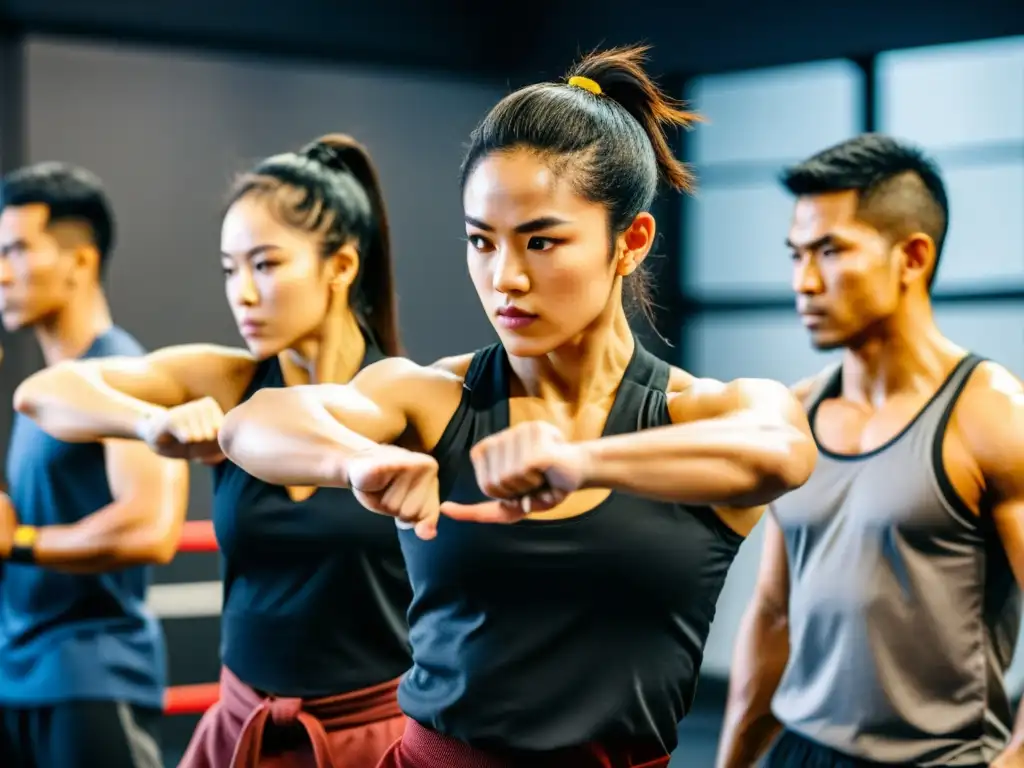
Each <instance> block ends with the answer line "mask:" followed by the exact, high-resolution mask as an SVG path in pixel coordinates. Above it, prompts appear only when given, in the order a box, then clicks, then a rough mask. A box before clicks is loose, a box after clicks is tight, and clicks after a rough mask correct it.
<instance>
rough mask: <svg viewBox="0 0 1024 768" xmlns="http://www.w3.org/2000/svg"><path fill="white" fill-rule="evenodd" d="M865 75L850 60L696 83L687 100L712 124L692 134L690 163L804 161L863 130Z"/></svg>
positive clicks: (776, 69) (696, 81)
mask: <svg viewBox="0 0 1024 768" xmlns="http://www.w3.org/2000/svg"><path fill="white" fill-rule="evenodd" d="M863 79H864V76H863V73H862V72H861V70H860V69H859V68H858V67H857V66H856V65H855V64H853V63H852V62H850V61H846V60H837V61H824V62H814V63H812V64H799V65H795V66H788V67H777V68H772V69H760V70H754V71H750V72H740V73H735V74H725V75H710V76H707V77H700V78H695V79H694V80H693V81H692V82H691V83H690V84H689V88H688V89H687V94H686V100H687V101H688V102H689V103H690V105H691V107H693V108H694V109H696V110H697V111H698V112H700V113H701V114H702V115H704V116H705V117H706V118H707V120H708V122H707V123H705V124H702V125H699V126H698V127H697V128H696V130H694V131H693V133H691V134H689V136H688V141H689V142H690V143H689V144H688V147H689V148H690V150H691V151H690V155H689V160H690V161H691V162H693V163H695V164H697V165H705V164H708V163H742V162H751V161H753V162H773V161H778V160H780V159H787V160H799V159H802V158H803V157H804V156H805V155H809V154H811V153H813V152H817V151H818V150H819V149H824V148H825V147H826V146H828V145H830V144H834V143H836V142H838V141H842V140H843V139H846V138H849V137H850V136H852V135H854V134H856V133H858V132H859V131H860V130H861V128H862V120H863V115H862V112H863V110H862V109H861V101H862V93H863Z"/></svg>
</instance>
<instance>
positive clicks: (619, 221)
mask: <svg viewBox="0 0 1024 768" xmlns="http://www.w3.org/2000/svg"><path fill="white" fill-rule="evenodd" d="M647 51H648V47H647V46H643V45H634V46H628V47H623V48H612V49H609V50H604V51H595V52H593V53H590V54H589V55H587V56H585V57H583V58H582V59H581V60H580V61H579V62H578V63H577V64H576V65H575V66H573V67H572V68H571V69H570V70H569V72H568V73H567V74H566V76H565V79H564V80H563V81H562V82H557V83H539V84H536V85H530V86H527V87H525V88H520V89H519V90H517V91H515V92H513V93H511V94H509V95H508V96H506V97H505V98H504V99H502V100H501V101H500V102H498V104H497V105H496V106H495V107H494V108H493V109H492V110H491V111H490V112H489V113H488V115H487V116H486V117H485V118H484V119H483V121H482V122H481V123H480V124H479V125H478V126H477V127H476V129H475V130H474V131H473V133H472V135H471V137H470V144H469V149H468V151H467V153H466V157H465V159H464V161H463V163H462V179H461V183H462V187H463V189H464V188H465V185H466V181H467V180H468V178H469V175H470V174H471V173H472V172H473V169H474V168H475V167H476V166H477V165H478V164H479V163H480V161H482V160H483V159H484V158H486V157H487V156H488V155H490V154H492V153H495V152H503V151H509V150H513V149H516V148H519V147H524V148H528V149H531V150H536V151H537V152H538V153H540V155H541V156H542V157H545V158H550V159H552V160H553V161H554V166H555V168H556V169H557V171H558V172H559V173H562V172H565V173H566V174H567V175H568V178H570V179H571V180H572V183H573V185H574V187H575V188H576V190H577V192H578V193H579V194H580V195H582V196H583V197H584V198H585V199H587V200H590V201H591V202H595V203H600V204H602V205H604V206H605V207H606V208H607V209H608V218H609V228H610V230H611V233H612V235H618V234H620V233H621V232H624V231H625V230H626V228H627V227H628V226H629V225H630V224H631V223H632V222H633V219H635V218H636V216H637V214H639V213H641V212H643V211H646V210H647V209H648V208H650V206H651V204H652V203H653V202H654V198H655V195H656V194H657V191H658V182H659V180H661V181H665V182H666V183H667V184H668V185H669V186H670V187H673V188H675V189H680V190H686V189H689V188H690V185H691V182H692V177H691V175H690V172H689V169H688V168H687V167H686V166H685V165H684V164H683V163H682V162H680V161H679V159H678V158H677V157H676V156H675V153H674V152H673V150H672V145H671V143H670V141H669V138H668V136H667V135H666V130H667V129H670V128H679V127H687V126H689V125H691V124H692V123H693V122H694V121H695V120H697V119H698V117H697V116H696V115H694V114H692V113H690V112H686V111H684V109H683V105H682V104H681V103H680V102H678V101H676V100H674V99H672V98H670V97H669V96H667V95H666V94H665V93H663V92H662V91H661V90H660V89H659V88H658V86H657V85H656V84H655V82H654V81H653V80H652V78H651V76H650V75H649V74H648V73H647V71H646V70H645V62H646V58H647ZM574 78H582V79H583V83H586V84H589V83H593V84H596V88H594V90H596V91H599V93H595V92H593V91H592V90H590V89H588V88H586V87H577V86H576V85H573V84H570V81H571V82H572V83H578V82H580V81H578V80H574ZM591 87H592V88H593V86H591ZM625 288H626V289H627V296H626V299H627V301H630V300H632V303H634V304H637V305H639V307H640V309H641V310H642V311H643V314H644V315H645V316H646V317H647V319H648V320H653V312H652V309H651V302H650V298H649V295H648V292H647V283H646V273H645V272H644V271H643V270H642V269H641V270H636V272H634V273H633V276H632V277H631V279H630V280H628V281H626V283H625Z"/></svg>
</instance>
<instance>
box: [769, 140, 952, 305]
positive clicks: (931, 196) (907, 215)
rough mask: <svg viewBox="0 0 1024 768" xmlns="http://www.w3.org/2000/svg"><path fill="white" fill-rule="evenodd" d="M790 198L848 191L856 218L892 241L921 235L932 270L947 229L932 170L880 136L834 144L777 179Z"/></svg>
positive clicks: (918, 154) (919, 155)
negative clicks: (930, 252) (931, 254)
mask: <svg viewBox="0 0 1024 768" xmlns="http://www.w3.org/2000/svg"><path fill="white" fill-rule="evenodd" d="M781 180H782V184H783V186H785V187H786V189H788V190H789V191H790V192H791V193H792V194H793V195H795V196H797V197H801V196H804V195H820V194H825V193H828V192H844V191H848V190H853V191H856V192H857V193H858V196H859V202H858V212H857V216H858V218H859V219H861V220H862V221H864V222H866V223H868V224H871V225H872V226H873V227H875V228H876V229H878V231H879V232H883V233H884V234H886V235H888V236H889V237H890V238H892V239H893V241H896V240H899V239H902V238H904V237H906V236H908V235H910V234H911V233H913V232H923V233H925V234H926V235H928V236H929V237H931V239H932V240H933V241H934V242H935V266H934V268H933V270H932V274H931V277H930V283H929V286H930V284H931V282H934V280H935V275H936V273H937V272H938V267H939V257H940V256H941V255H942V247H943V245H944V244H945V240H946V232H947V231H948V229H949V199H948V198H947V196H946V185H945V183H944V182H943V180H942V173H941V172H940V170H939V166H938V164H937V163H936V162H935V161H934V160H933V159H932V158H930V157H929V156H928V155H926V154H925V152H924V151H923V150H921V149H920V148H919V147H916V146H914V145H912V144H909V143H907V142H904V141H899V140H897V139H894V138H892V137H891V136H886V135H884V134H880V133H865V134H862V135H860V136H857V137H855V138H852V139H849V140H847V141H843V142H840V143H839V144H836V145H835V146H832V147H829V148H828V149H826V150H823V151H821V152H819V153H817V154H816V155H813V156H812V157H810V158H808V159H807V160H804V161H803V162H801V163H798V164H797V165H794V166H791V167H789V168H786V169H785V170H784V171H783V173H782V179H781Z"/></svg>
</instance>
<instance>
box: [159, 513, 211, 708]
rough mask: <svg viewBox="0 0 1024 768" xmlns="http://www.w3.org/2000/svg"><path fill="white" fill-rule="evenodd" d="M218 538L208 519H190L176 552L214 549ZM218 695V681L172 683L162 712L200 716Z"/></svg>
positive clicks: (184, 528)
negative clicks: (190, 683)
mask: <svg viewBox="0 0 1024 768" xmlns="http://www.w3.org/2000/svg"><path fill="white" fill-rule="evenodd" d="M216 551H217V539H216V537H215V536H214V535H213V523H211V522H210V521H209V520H189V521H187V522H186V523H185V525H184V527H183V528H182V531H181V540H180V542H179V543H178V552H216ZM219 698H220V684H219V683H199V684H197V685H174V686H170V687H168V689H167V691H166V693H165V694H164V714H165V715H201V714H203V713H204V712H205V711H206V710H208V709H209V708H210V707H212V706H213V705H214V704H216V703H217V699H219Z"/></svg>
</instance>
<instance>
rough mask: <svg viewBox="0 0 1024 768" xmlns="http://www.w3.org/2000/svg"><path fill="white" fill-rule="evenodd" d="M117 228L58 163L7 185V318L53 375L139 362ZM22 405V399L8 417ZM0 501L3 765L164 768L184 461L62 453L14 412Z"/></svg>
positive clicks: (1, 190)
mask: <svg viewBox="0 0 1024 768" xmlns="http://www.w3.org/2000/svg"><path fill="white" fill-rule="evenodd" d="M113 236H114V224H113V217H112V216H111V213H110V206H109V204H108V202H107V198H106V195H105V194H104V191H103V188H102V186H101V184H100V182H99V180H98V179H97V178H96V177H95V176H93V175H92V174H91V173H89V172H87V171H85V170H83V169H80V168H74V167H72V166H68V165H65V164H61V163H42V164H38V165H33V166H30V167H27V168H22V169H19V170H16V171H13V172H11V173H10V174H8V175H7V176H6V177H5V178H3V179H2V181H0V316H2V318H3V324H4V327H5V329H7V330H8V331H17V330H21V329H31V330H32V331H33V333H34V334H35V337H36V339H37V340H38V342H39V344H40V346H41V348H42V352H43V357H44V359H45V361H46V364H47V365H60V364H61V363H62V362H63V361H67V360H74V359H80V358H95V357H107V356H114V355H116V356H136V355H139V354H142V353H143V349H142V347H141V346H140V344H139V343H138V342H137V341H136V340H135V339H134V338H132V337H131V336H130V335H129V334H128V333H126V332H125V331H123V330H122V329H120V328H118V327H117V326H116V325H114V324H113V323H112V321H111V317H110V310H109V308H108V305H107V300H106V297H105V295H104V291H103V285H102V281H101V278H102V275H103V271H104V268H105V267H106V265H107V261H108V259H109V256H110V251H111V248H112V245H113ZM17 401H18V397H17V394H16V395H15V404H16V405H17ZM6 475H7V478H6V479H7V492H6V493H0V763H2V764H3V766H4V768H97V767H98V766H102V768H158V767H159V766H160V765H161V764H162V758H161V755H160V746H159V739H158V735H157V728H158V724H159V721H160V719H161V716H162V700H163V692H164V685H165V677H166V672H165V667H166V662H165V651H164V641H163V635H162V632H161V629H160V627H159V625H158V623H157V621H156V618H155V617H154V616H153V615H152V614H151V613H150V612H149V611H148V610H147V609H146V607H145V598H146V589H147V586H148V583H149V570H150V569H149V567H148V566H150V565H151V564H153V563H164V562H167V561H168V560H170V559H171V557H172V556H173V555H174V552H175V550H176V548H177V541H178V537H179V534H180V531H181V526H182V523H183V521H184V518H185V510H186V502H187V495H188V493H187V492H188V475H187V470H186V467H185V466H184V464H183V463H182V462H178V461H170V460H168V459H164V458H160V457H158V456H157V455H156V454H154V453H153V452H152V451H150V450H149V449H148V447H147V446H145V445H144V444H142V443H133V442H125V441H113V440H112V441H107V442H105V443H102V444H99V443H64V442H60V441H57V440H55V439H53V438H51V437H50V436H48V435H47V434H45V433H44V432H42V431H41V430H40V429H39V428H38V427H37V426H36V425H35V424H34V423H33V422H32V421H31V420H30V419H28V418H26V417H25V416H24V415H23V414H16V415H15V421H14V426H13V429H12V434H11V438H10V448H9V451H8V454H7V472H6Z"/></svg>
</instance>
